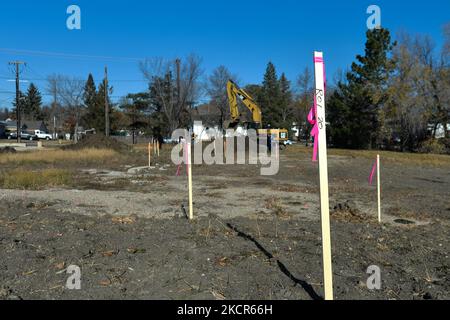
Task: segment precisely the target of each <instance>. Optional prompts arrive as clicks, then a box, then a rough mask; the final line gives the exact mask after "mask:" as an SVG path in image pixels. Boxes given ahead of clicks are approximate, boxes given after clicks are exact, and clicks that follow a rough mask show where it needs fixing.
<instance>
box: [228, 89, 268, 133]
mask: <svg viewBox="0 0 450 320" xmlns="http://www.w3.org/2000/svg"><path fill="white" fill-rule="evenodd" d="M227 93H228V102H229V104H230V114H231V125H232V126H235V125H237V124H238V123H239V121H240V118H241V114H240V112H239V108H238V102H237V98H238V97H239V98H240V99H241V101H242V103H243V104H244V105H245V106H246V107H247V108H248V109H249V110H250V111H251V112H252V120H253V122H254V123H256V124H257V125H258V126H259V128H262V115H261V109H260V108H259V106H258V105H257V104H256V102H255V100H253V98H252V97H251V96H250V95H249V94H248V93H247V92H245V90H244V89H241V88H239V87H238V86H237V85H236V84H235V83H234V82H233V81H231V80H228V83H227Z"/></svg>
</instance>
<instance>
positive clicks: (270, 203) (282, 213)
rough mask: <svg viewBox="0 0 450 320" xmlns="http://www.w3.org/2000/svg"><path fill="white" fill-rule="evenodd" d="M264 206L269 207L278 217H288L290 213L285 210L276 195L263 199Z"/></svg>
mask: <svg viewBox="0 0 450 320" xmlns="http://www.w3.org/2000/svg"><path fill="white" fill-rule="evenodd" d="M264 208H266V209H269V210H271V211H272V213H273V214H275V215H276V216H277V217H280V218H288V217H290V214H289V213H288V212H287V211H286V209H285V207H284V206H283V205H282V204H281V200H280V199H279V198H277V197H270V198H268V199H266V200H265V204H264Z"/></svg>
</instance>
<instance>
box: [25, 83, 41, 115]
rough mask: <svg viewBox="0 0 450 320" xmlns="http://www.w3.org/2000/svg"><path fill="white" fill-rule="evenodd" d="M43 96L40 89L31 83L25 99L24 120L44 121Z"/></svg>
mask: <svg viewBox="0 0 450 320" xmlns="http://www.w3.org/2000/svg"><path fill="white" fill-rule="evenodd" d="M41 107H42V96H41V93H40V92H39V90H38V88H37V87H36V86H35V85H34V84H33V83H31V84H30V86H29V87H28V90H27V94H26V96H25V98H24V106H23V110H22V112H23V115H24V120H42V110H41Z"/></svg>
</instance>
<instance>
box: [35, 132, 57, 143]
mask: <svg viewBox="0 0 450 320" xmlns="http://www.w3.org/2000/svg"><path fill="white" fill-rule="evenodd" d="M34 135H35V136H36V137H37V138H38V139H45V140H47V141H48V140H52V139H53V136H52V135H51V134H49V133H47V132H44V131H41V130H34Z"/></svg>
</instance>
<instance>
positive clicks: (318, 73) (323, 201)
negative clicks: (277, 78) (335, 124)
mask: <svg viewBox="0 0 450 320" xmlns="http://www.w3.org/2000/svg"><path fill="white" fill-rule="evenodd" d="M314 75H315V77H314V78H315V102H316V105H317V114H316V121H317V127H318V130H319V142H318V148H319V150H318V153H319V181H320V212H321V221H322V255H323V284H324V290H325V300H333V271H332V264H331V235H330V208H329V200H328V167H327V166H328V163H327V137H326V126H325V123H326V122H325V66H324V62H323V53H322V52H317V51H316V52H314Z"/></svg>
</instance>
